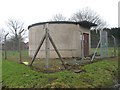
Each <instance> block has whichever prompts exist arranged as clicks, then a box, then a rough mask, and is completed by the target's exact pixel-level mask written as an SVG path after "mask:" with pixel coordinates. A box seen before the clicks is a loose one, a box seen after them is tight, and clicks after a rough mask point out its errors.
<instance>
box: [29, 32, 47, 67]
mask: <svg viewBox="0 0 120 90" xmlns="http://www.w3.org/2000/svg"><path fill="white" fill-rule="evenodd" d="M45 37H46V33H45V35H44V36H43V38H42V39H41V41H40V45H39V46H38V48H37V50H36V52H35V55H34V57H33V59H32V61H31V63H30V65H29V66H32V64H33V62H34V60H35V58H36V56H37V54H38V52H39V50H40V48H41V46H42V44H43V42H44V40H45Z"/></svg>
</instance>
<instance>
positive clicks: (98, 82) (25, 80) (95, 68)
mask: <svg viewBox="0 0 120 90" xmlns="http://www.w3.org/2000/svg"><path fill="white" fill-rule="evenodd" d="M117 68H118V64H117V60H102V61H99V62H95V63H91V64H88V65H85V66H83V67H82V69H83V70H85V72H81V73H74V72H72V71H67V70H64V71H61V72H56V73H51V74H47V73H43V72H37V71H34V70H32V69H31V68H30V67H27V66H25V65H23V64H19V63H17V62H14V61H10V60H3V62H2V84H3V87H4V88H5V87H6V88H59V87H60V88H88V87H89V88H95V87H98V88H99V87H100V88H101V87H111V86H112V85H113V83H114V79H115V78H116V77H117Z"/></svg>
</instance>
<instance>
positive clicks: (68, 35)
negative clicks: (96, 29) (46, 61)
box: [28, 21, 90, 58]
mask: <svg viewBox="0 0 120 90" xmlns="http://www.w3.org/2000/svg"><path fill="white" fill-rule="evenodd" d="M46 23H47V24H48V30H49V34H50V36H51V37H52V39H53V42H54V44H55V45H56V47H57V49H58V52H59V53H60V54H61V56H62V57H64V58H68V57H81V55H82V49H83V46H82V35H83V33H87V34H90V30H89V29H90V28H88V27H87V26H86V27H85V25H82V24H81V23H77V22H67V21H56V22H55V21H54V22H43V23H36V24H33V25H30V26H29V27H28V29H29V56H30V57H33V56H34V54H35V52H36V50H37V48H38V46H39V45H40V41H41V39H42V38H43V36H44V35H45V29H44V26H45V24H46ZM89 37H90V35H89ZM83 39H84V38H83ZM88 44H89V43H88ZM88 46H90V44H89V45H88ZM49 48H50V58H58V56H57V54H56V52H55V50H54V48H53V46H52V44H51V42H50V41H49ZM45 57H46V54H45V41H44V43H43V45H42V47H41V49H40V51H39V53H38V55H37V58H45Z"/></svg>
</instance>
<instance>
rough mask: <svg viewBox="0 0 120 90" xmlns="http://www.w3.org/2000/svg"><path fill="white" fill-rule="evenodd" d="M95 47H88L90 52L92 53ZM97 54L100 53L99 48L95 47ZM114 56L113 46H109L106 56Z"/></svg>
mask: <svg viewBox="0 0 120 90" xmlns="http://www.w3.org/2000/svg"><path fill="white" fill-rule="evenodd" d="M95 49H96V48H91V49H90V53H91V54H92V53H94V51H95ZM97 54H98V55H100V48H98V49H97ZM116 55H118V48H116ZM112 56H114V48H113V47H109V48H108V57H112Z"/></svg>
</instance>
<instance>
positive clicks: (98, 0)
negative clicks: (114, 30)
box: [0, 0, 119, 28]
mask: <svg viewBox="0 0 120 90" xmlns="http://www.w3.org/2000/svg"><path fill="white" fill-rule="evenodd" d="M118 1H119V0H0V28H2V27H3V28H4V27H5V24H6V22H7V20H8V19H9V18H14V19H19V20H21V21H23V22H24V23H25V28H27V27H28V25H30V24H34V23H37V22H43V21H48V20H50V19H51V17H52V16H53V15H55V14H58V13H61V14H63V15H64V16H66V17H67V18H69V17H71V16H72V15H73V13H75V12H77V11H78V10H79V9H82V8H84V7H89V8H91V9H92V10H93V11H95V12H96V13H98V14H99V15H100V17H101V18H103V19H104V20H105V21H106V22H107V23H108V25H109V27H117V26H118Z"/></svg>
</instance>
